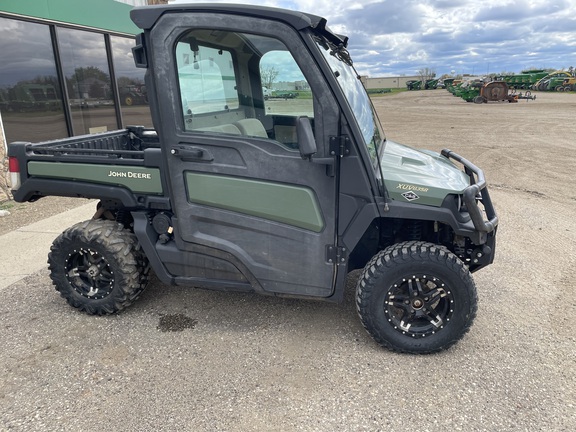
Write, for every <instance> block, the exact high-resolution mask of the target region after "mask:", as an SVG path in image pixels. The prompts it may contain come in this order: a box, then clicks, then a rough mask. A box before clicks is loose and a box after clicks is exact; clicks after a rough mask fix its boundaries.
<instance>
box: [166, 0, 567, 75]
mask: <svg viewBox="0 0 576 432" xmlns="http://www.w3.org/2000/svg"><path fill="white" fill-rule="evenodd" d="M175 2H181V3H185V2H192V3H194V2H198V3H200V2H204V0H198V1H196V0H185V1H175ZM214 2H215V3H220V2H222V3H226V2H227V3H229V2H230V0H215V1H214ZM232 2H235V3H236V2H237V3H252V4H256V5H265V6H275V7H284V8H288V9H293V10H300V11H304V12H309V13H313V14H316V15H320V16H323V17H325V18H327V19H328V25H329V26H330V28H331V29H332V30H334V31H336V32H338V33H341V34H346V35H347V36H349V37H350V42H349V49H350V52H351V54H352V58H353V59H354V60H355V65H356V68H357V69H358V71H359V73H361V74H362V75H369V76H372V77H377V76H398V75H413V74H416V73H417V71H418V70H419V69H422V68H425V67H430V68H432V69H435V70H436V72H437V74H438V75H440V74H443V73H449V72H450V71H451V70H455V71H456V72H457V73H486V72H487V71H491V72H501V71H504V70H506V71H514V72H520V71H521V70H522V69H524V68H527V67H531V66H538V67H545V68H553V69H560V68H567V67H569V66H570V65H574V66H576V49H575V47H576V0H548V1H546V2H543V1H538V0H484V1H482V2H478V1H475V0H406V1H403V2H399V1H397V0H352V1H349V2H336V1H334V0H267V1H258V0H237V1H235V0H232Z"/></svg>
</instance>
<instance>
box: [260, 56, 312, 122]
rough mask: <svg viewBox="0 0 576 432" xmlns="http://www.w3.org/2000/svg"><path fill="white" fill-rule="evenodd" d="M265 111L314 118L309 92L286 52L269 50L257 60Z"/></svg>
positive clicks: (293, 61) (310, 93)
mask: <svg viewBox="0 0 576 432" xmlns="http://www.w3.org/2000/svg"><path fill="white" fill-rule="evenodd" d="M260 76H261V77H262V87H263V91H264V96H265V97H264V100H265V102H264V105H265V106H266V114H267V115H271V114H281V115H292V116H308V117H314V106H313V103H312V91H311V90H310V86H309V85H308V82H307V81H306V79H305V78H304V75H303V74H302V72H301V71H300V68H299V67H298V65H297V64H296V61H295V60H294V58H293V57H292V54H290V52H289V51H270V52H267V53H266V54H264V55H263V56H262V59H261V60H260Z"/></svg>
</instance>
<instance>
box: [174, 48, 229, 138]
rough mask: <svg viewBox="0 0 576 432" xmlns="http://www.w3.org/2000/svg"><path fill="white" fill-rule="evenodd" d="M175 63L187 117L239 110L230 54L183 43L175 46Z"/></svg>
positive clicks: (183, 110) (183, 111)
mask: <svg viewBox="0 0 576 432" xmlns="http://www.w3.org/2000/svg"><path fill="white" fill-rule="evenodd" d="M176 64H177V67H178V81H179V84H180V97H181V102H182V113H183V115H184V118H187V117H193V116H195V115H201V114H208V113H218V112H225V111H228V110H230V109H237V108H238V93H237V91H236V77H235V76H234V64H233V61H232V55H231V53H230V52H229V51H224V50H222V49H216V48H211V47H206V46H202V45H199V44H198V43H197V42H196V41H195V40H193V39H191V40H188V41H187V42H184V41H181V42H179V43H178V44H177V46H176ZM189 123H190V122H187V124H189ZM187 129H188V127H187Z"/></svg>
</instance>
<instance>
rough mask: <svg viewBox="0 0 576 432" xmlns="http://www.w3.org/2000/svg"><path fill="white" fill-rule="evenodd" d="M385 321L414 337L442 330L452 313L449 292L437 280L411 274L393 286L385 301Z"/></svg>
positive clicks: (452, 308) (448, 289)
mask: <svg viewBox="0 0 576 432" xmlns="http://www.w3.org/2000/svg"><path fill="white" fill-rule="evenodd" d="M384 312H385V313H386V316H387V319H388V322H389V323H390V324H391V325H392V326H393V327H394V329H395V330H397V331H398V332H400V333H402V334H404V335H407V336H411V337H414V338H418V337H425V336H430V335H432V334H435V333H437V332H439V331H441V330H442V329H443V328H444V327H445V326H446V325H447V324H448V322H449V321H450V319H451V317H452V314H453V313H454V297H453V294H452V291H451V290H450V288H449V287H447V286H446V284H445V283H444V282H443V281H442V280H440V279H439V278H436V277H432V276H429V275H413V276H412V277H410V278H402V279H400V280H398V281H397V282H396V283H395V284H393V285H392V286H391V287H390V289H389V290H388V293H387V295H386V299H385V301H384Z"/></svg>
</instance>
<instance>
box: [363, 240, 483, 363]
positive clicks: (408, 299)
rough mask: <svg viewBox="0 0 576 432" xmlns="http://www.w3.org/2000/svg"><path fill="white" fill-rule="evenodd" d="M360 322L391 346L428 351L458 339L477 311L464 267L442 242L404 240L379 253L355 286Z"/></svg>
mask: <svg viewBox="0 0 576 432" xmlns="http://www.w3.org/2000/svg"><path fill="white" fill-rule="evenodd" d="M356 307H357V310H358V314H359V315H360V319H361V321H362V324H363V325H364V327H365V328H366V330H367V331H368V333H369V334H370V335H371V336H372V337H373V338H374V340H375V341H376V342H378V343H379V344H380V345H382V346H383V347H385V348H388V349H391V350H393V351H399V352H406V353H412V354H427V353H433V352H437V351H441V350H445V349H447V348H449V347H450V346H452V345H453V344H454V343H456V342H457V341H458V340H460V339H461V338H462V337H463V336H464V334H465V333H466V332H467V331H468V330H469V329H470V326H471V325H472V322H473V320H474V318H475V316H476V310H477V295H476V286H475V284H474V281H473V279H472V276H471V274H470V272H469V270H468V268H467V267H466V266H465V265H464V263H463V262H462V261H461V260H460V259H459V258H458V257H457V256H456V255H454V254H453V253H451V252H450V251H449V250H447V249H446V248H444V247H441V246H437V245H434V244H432V243H426V242H404V243H398V244H396V245H393V246H390V247H388V248H386V249H384V250H383V251H381V252H379V253H378V254H376V255H375V256H374V258H372V260H371V261H370V262H369V263H368V264H367V265H366V267H365V268H364V271H363V273H362V276H361V277H360V279H359V280H358V285H357V287H356Z"/></svg>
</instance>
